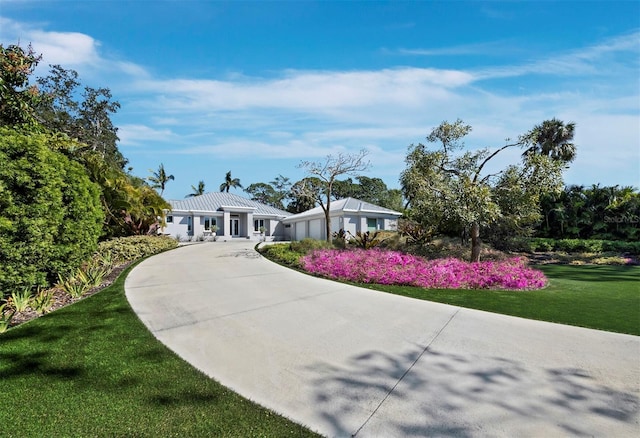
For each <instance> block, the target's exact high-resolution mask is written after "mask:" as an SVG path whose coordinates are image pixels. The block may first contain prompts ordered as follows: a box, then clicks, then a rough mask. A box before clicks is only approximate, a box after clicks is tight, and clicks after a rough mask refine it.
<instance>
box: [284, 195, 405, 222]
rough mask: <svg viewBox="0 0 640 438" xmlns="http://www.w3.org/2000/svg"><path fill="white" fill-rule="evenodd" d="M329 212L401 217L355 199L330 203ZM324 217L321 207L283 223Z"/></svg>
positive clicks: (294, 216)
mask: <svg viewBox="0 0 640 438" xmlns="http://www.w3.org/2000/svg"><path fill="white" fill-rule="evenodd" d="M329 211H330V212H331V213H332V214H335V213H361V214H362V213H372V214H377V215H389V216H402V213H400V212H398V211H395V210H391V209H388V208H384V207H380V206H379V205H375V204H372V203H370V202H365V201H361V200H359V199H355V198H343V199H338V200H337V201H331V206H330V207H329ZM314 216H318V217H324V211H323V210H322V207H316V208H312V209H311V210H307V211H305V212H302V213H298V214H294V215H293V216H289V217H287V218H286V219H285V222H295V221H296V220H297V219H304V218H310V217H314Z"/></svg>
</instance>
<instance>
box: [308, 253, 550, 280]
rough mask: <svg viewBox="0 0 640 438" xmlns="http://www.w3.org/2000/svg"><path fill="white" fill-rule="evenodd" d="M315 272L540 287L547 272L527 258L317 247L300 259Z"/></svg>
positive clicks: (340, 276)
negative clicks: (466, 258) (471, 258)
mask: <svg viewBox="0 0 640 438" xmlns="http://www.w3.org/2000/svg"><path fill="white" fill-rule="evenodd" d="M300 262H301V265H302V267H303V269H305V270H306V271H307V272H310V273H312V274H318V275H322V276H325V277H329V278H335V279H340V280H347V281H353V282H357V283H377V284H389V285H407V286H418V287H425V288H429V289H437V288H442V289H516V290H522V289H540V288H542V287H544V286H545V285H546V284H547V279H546V277H545V276H544V274H543V273H542V272H540V271H537V270H535V269H531V268H529V267H527V266H526V261H525V259H524V258H511V259H508V260H503V261H486V262H478V263H469V262H463V261H461V260H458V259H453V258H448V259H438V260H426V259H423V258H421V257H415V256H412V255H408V254H403V253H400V252H396V251H386V250H380V249H372V250H362V249H357V250H350V251H340V250H334V249H325V250H318V251H313V252H311V253H310V254H308V255H306V256H304V257H302V258H301V260H300Z"/></svg>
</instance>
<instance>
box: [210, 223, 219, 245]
mask: <svg viewBox="0 0 640 438" xmlns="http://www.w3.org/2000/svg"><path fill="white" fill-rule="evenodd" d="M217 231H218V226H217V225H212V226H211V236H212V237H213V241H214V242H215V241H216V240H218V238H217V237H216V236H217V235H216V232H217Z"/></svg>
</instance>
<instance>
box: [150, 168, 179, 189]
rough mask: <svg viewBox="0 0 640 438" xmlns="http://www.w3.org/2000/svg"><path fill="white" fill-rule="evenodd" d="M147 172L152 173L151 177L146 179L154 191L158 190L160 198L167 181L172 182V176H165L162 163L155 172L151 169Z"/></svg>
mask: <svg viewBox="0 0 640 438" xmlns="http://www.w3.org/2000/svg"><path fill="white" fill-rule="evenodd" d="M149 172H153V175H151V176H149V177H147V179H148V180H149V181H151V182H152V184H151V187H153V188H154V189H160V196H162V193H163V192H164V188H165V186H166V185H167V183H168V182H169V181H173V180H174V179H175V178H174V177H173V175H167V173H166V172H165V170H164V164H162V163H160V166H159V167H158V171H157V172H154V171H153V169H149Z"/></svg>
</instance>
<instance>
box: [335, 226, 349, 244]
mask: <svg viewBox="0 0 640 438" xmlns="http://www.w3.org/2000/svg"><path fill="white" fill-rule="evenodd" d="M332 237H333V241H332V242H333V246H335V247H336V248H340V249H345V248H346V247H347V238H348V237H349V235H348V234H347V232H346V231H345V230H344V229H343V228H340V229H339V230H338V231H336V232H334V233H333V236H332Z"/></svg>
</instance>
